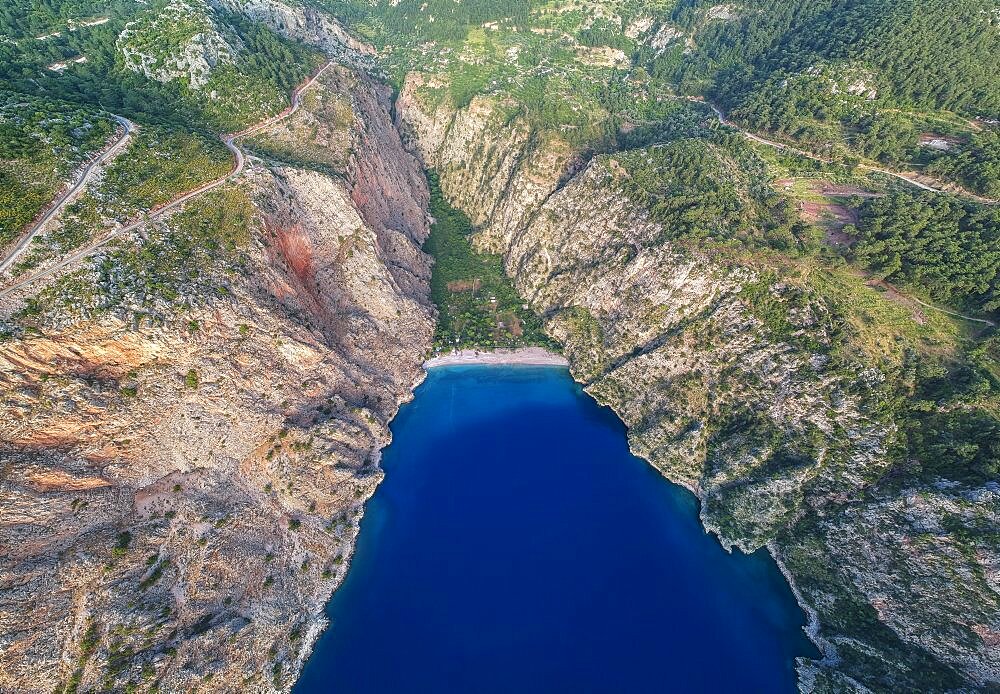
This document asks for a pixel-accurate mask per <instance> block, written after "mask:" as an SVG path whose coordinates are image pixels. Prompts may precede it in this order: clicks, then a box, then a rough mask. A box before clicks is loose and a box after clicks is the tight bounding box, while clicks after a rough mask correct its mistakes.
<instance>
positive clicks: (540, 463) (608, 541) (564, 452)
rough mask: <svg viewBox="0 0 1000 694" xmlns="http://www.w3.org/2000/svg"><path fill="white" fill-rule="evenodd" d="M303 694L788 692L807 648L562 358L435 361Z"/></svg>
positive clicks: (775, 585) (768, 589) (771, 579)
mask: <svg viewBox="0 0 1000 694" xmlns="http://www.w3.org/2000/svg"><path fill="white" fill-rule="evenodd" d="M392 430H393V433H394V441H393V443H392V445H391V446H390V447H389V448H388V449H387V450H386V451H385V455H384V458H383V465H384V468H385V472H386V478H385V481H384V482H383V483H382V485H381V486H380V487H379V489H378V491H377V492H376V494H375V496H374V497H373V498H372V499H371V501H370V502H369V504H368V508H367V509H366V513H365V516H364V519H363V520H362V523H361V534H360V536H359V540H358V546H357V551H356V554H355V556H354V559H353V562H352V565H351V568H350V571H349V573H348V576H347V580H346V581H345V582H344V584H343V585H342V586H341V587H340V589H339V590H338V591H337V592H336V593H335V595H334V598H333V599H332V600H331V602H330V604H329V606H328V608H327V611H328V614H329V617H330V620H331V622H332V625H331V627H330V629H328V630H327V632H326V633H325V634H324V635H323V637H322V638H321V639H320V641H319V643H318V644H317V646H316V649H315V651H314V652H313V655H312V657H311V658H310V660H309V662H308V663H307V665H306V668H305V671H304V673H303V675H302V678H301V680H300V681H299V684H298V685H297V687H296V690H295V691H296V692H297V693H298V694H306V693H308V694H312V693H314V692H338V693H344V694H356V693H366V694H367V693H379V694H383V693H388V692H392V693H393V694H395V693H404V692H434V693H440V692H456V693H462V694H464V693H466V692H498V693H499V692H503V693H505V694H506V693H512V694H513V693H518V694H520V693H531V692H555V693H562V692H565V693H567V694H583V693H586V692H628V693H633V692H708V691H711V692H768V693H771V692H792V691H794V690H795V675H794V669H793V660H794V657H795V656H797V655H814V654H815V651H814V649H813V647H812V646H811V644H809V642H808V641H807V640H806V638H805V636H804V634H803V632H802V625H803V623H804V616H803V614H802V612H801V610H800V609H799V608H798V606H797V605H796V604H795V600H794V598H793V596H792V594H791V591H790V590H789V587H788V585H787V584H786V583H785V581H784V579H783V577H782V576H781V574H780V573H779V571H778V569H777V567H776V566H775V564H774V562H773V561H772V560H771V558H770V557H769V556H768V555H766V554H765V553H762V552H760V553H757V554H755V555H752V556H745V555H741V554H739V553H736V554H733V555H730V554H727V553H726V552H725V551H723V549H722V548H721V547H720V545H719V543H718V542H717V541H716V540H715V538H714V537H712V536H710V535H706V534H705V532H704V531H703V530H702V528H701V526H700V525H699V523H698V518H697V507H696V502H695V499H694V498H693V497H692V495H691V494H689V493H688V492H687V491H685V490H683V489H681V488H680V487H677V486H675V485H673V484H670V483H669V482H667V481H666V480H665V479H663V477H661V476H660V475H659V474H658V473H657V472H655V471H654V470H653V469H652V468H651V467H650V466H649V465H647V464H646V463H645V462H643V461H642V460H640V459H638V458H635V457H633V456H632V455H631V454H630V453H629V451H628V447H627V444H626V441H625V428H624V426H623V425H622V423H621V422H620V421H619V420H618V419H617V417H616V416H615V415H614V414H613V413H612V412H611V411H610V410H608V409H606V408H602V407H600V406H598V405H597V404H596V403H595V402H594V401H593V400H592V399H591V398H590V397H589V396H587V395H586V394H585V393H583V392H582V390H581V389H580V388H579V386H577V384H575V383H574V382H573V381H572V379H571V378H570V377H569V374H568V372H567V371H566V370H565V369H560V368H546V367H540V368H539V367H495V366H467V367H445V368H437V369H432V370H431V372H430V374H429V375H428V377H427V380H426V381H425V382H424V383H423V385H421V386H420V388H419V389H418V390H417V393H416V398H415V399H414V400H413V402H412V403H410V404H408V405H405V406H403V408H402V409H401V410H400V412H399V415H398V417H397V418H396V420H395V421H394V423H393V425H392Z"/></svg>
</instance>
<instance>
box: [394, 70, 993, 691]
mask: <svg viewBox="0 0 1000 694" xmlns="http://www.w3.org/2000/svg"><path fill="white" fill-rule="evenodd" d="M440 79H441V78H439V77H437V76H434V75H427V74H412V75H410V77H409V78H408V79H407V81H406V84H405V86H404V88H403V90H402V94H401V97H400V99H399V100H398V102H397V117H398V120H399V122H400V126H401V128H402V129H403V130H404V131H405V132H406V133H407V134H408V138H409V139H410V140H411V142H413V143H414V148H415V150H416V151H418V152H419V153H420V155H421V156H422V157H423V159H424V160H425V161H426V162H427V164H428V165H429V166H432V167H434V168H435V169H437V170H438V172H439V173H440V176H441V186H442V190H443V192H444V194H445V196H446V197H447V198H448V199H449V200H450V201H451V202H452V203H453V204H455V205H456V206H458V207H459V208H461V209H462V210H463V211H465V212H466V213H467V214H468V215H469V217H470V218H471V219H472V220H473V221H474V222H475V223H476V224H477V225H478V226H479V231H478V235H477V243H478V244H479V245H480V247H482V248H485V249H489V250H491V251H494V252H499V253H502V254H503V256H504V259H505V266H506V269H507V271H508V273H509V274H510V276H511V277H512V278H513V280H514V282H515V284H516V286H517V288H518V290H519V291H520V292H521V293H522V295H523V296H524V297H525V298H526V299H527V300H528V301H530V303H531V305H532V306H533V307H534V308H535V309H536V310H537V311H538V312H539V313H540V314H541V315H542V316H543V317H544V318H545V320H546V326H547V330H548V331H549V332H550V334H552V335H553V336H554V337H556V338H557V339H559V340H560V341H562V342H563V343H564V344H565V350H566V354H567V356H568V357H569V359H570V361H571V363H572V369H573V373H574V375H575V376H576V377H577V378H578V379H579V380H581V381H582V382H583V383H585V384H586V386H587V389H588V391H589V392H591V393H592V394H594V395H595V396H596V397H597V398H598V399H600V400H601V401H602V402H605V403H607V404H609V405H610V406H612V407H613V408H614V409H615V410H616V411H617V412H618V414H619V415H620V416H621V418H622V419H623V420H624V422H625V423H626V424H627V425H628V428H629V440H630V443H631V445H632V447H633V449H634V450H635V451H636V452H637V453H638V454H640V455H642V456H643V457H645V458H646V459H647V460H649V461H650V463H651V464H652V465H654V466H655V467H657V468H658V469H659V470H661V471H662V472H663V473H664V474H665V475H666V476H668V477H669V478H670V479H672V480H674V481H675V482H678V483H680V484H683V485H685V486H686V487H688V488H689V489H690V490H692V491H693V492H694V493H695V494H697V495H698V497H699V499H700V500H701V502H702V505H701V516H702V520H703V522H704V524H705V525H706V527H708V528H709V529H711V530H712V531H713V532H715V533H716V534H717V535H718V537H719V539H720V541H721V542H722V543H723V544H724V545H726V546H730V547H732V546H736V547H739V548H741V549H744V550H747V551H752V550H755V549H758V548H761V547H764V546H767V547H768V548H769V549H770V551H771V552H772V554H774V555H775V557H776V558H777V559H778V560H779V562H781V563H782V566H783V568H784V570H785V571H786V575H788V576H789V578H790V580H792V582H793V585H795V587H796V590H797V594H798V595H799V598H800V601H801V603H802V605H803V607H804V608H805V609H806V610H807V611H808V613H809V614H810V615H812V616H813V618H814V619H817V620H818V622H815V623H814V624H813V625H812V627H811V628H812V631H813V634H814V636H815V638H816V640H817V643H818V644H820V645H821V646H822V648H823V651H824V658H823V659H822V660H819V661H807V660H802V661H801V662H800V678H801V679H800V682H801V686H802V687H803V689H805V690H820V691H825V690H829V689H831V688H832V689H834V690H840V689H844V688H855V689H857V690H858V691H863V690H864V688H865V687H870V688H873V689H885V690H895V691H899V690H902V689H914V688H929V689H934V690H947V689H950V688H954V687H959V686H963V685H964V686H983V685H985V684H987V683H988V682H995V681H998V680H1000V669H998V667H997V652H998V651H997V648H998V646H997V639H996V633H997V629H998V627H1000V609H998V600H1000V595H998V593H997V591H996V576H997V568H996V567H997V565H998V561H1000V552H998V551H997V548H996V546H990V543H989V542H986V541H985V540H984V539H983V538H988V537H996V534H995V533H996V532H997V529H998V527H1000V526H998V525H997V511H998V508H1000V507H998V504H997V498H996V492H997V490H996V489H993V488H986V489H978V488H976V489H971V488H964V487H963V486H962V485H960V484H957V483H948V482H942V484H944V485H945V487H943V488H941V489H935V488H930V489H924V488H919V489H906V490H899V489H897V488H895V487H894V486H893V484H892V483H883V478H884V477H885V476H886V472H887V470H888V466H889V454H888V449H889V447H890V446H891V445H893V442H894V437H895V435H896V434H895V428H894V423H893V421H892V420H891V418H889V417H887V416H886V415H885V413H884V408H882V407H881V406H880V398H881V397H882V395H881V391H880V384H881V382H882V379H883V374H882V373H881V372H880V371H879V370H878V369H876V368H872V367H871V366H870V365H868V364H866V363H864V362H863V361H862V360H858V359H856V358H854V357H850V358H846V357H843V356H842V355H841V353H840V352H839V351H838V350H837V349H836V348H837V345H839V344H840V343H841V341H842V340H843V339H844V338H843V335H842V334H841V333H840V332H839V328H838V325H839V323H838V318H837V307H836V306H833V305H832V304H831V302H830V301H829V300H828V299H827V297H825V296H823V295H821V294H819V293H818V292H816V291H815V290H814V289H812V288H811V286H810V285H809V284H808V283H807V282H804V281H802V280H801V279H799V278H797V277H796V276H795V273H794V272H790V271H789V270H788V269H787V268H783V267H782V266H781V265H780V264H774V263H772V262H769V261H768V260H767V258H766V257H753V256H750V255H748V254H745V253H740V252H738V251H735V250H732V249H730V250H727V249H726V248H725V247H723V246H714V245H711V244H708V245H706V244H697V243H685V242H684V241H683V240H677V239H676V238H675V237H674V236H673V235H672V233H671V232H672V230H671V229H666V228H664V227H663V226H662V225H661V224H659V223H657V222H656V221H654V220H653V218H652V217H651V215H650V213H649V210H648V209H647V208H646V207H644V206H643V205H642V204H640V203H639V202H637V201H636V200H635V199H634V197H633V196H631V195H630V194H629V193H628V191H627V190H626V188H627V186H626V185H625V183H626V181H628V180H629V179H630V178H631V170H630V165H629V162H628V161H627V159H628V157H621V156H618V155H613V156H612V155H603V156H598V157H594V158H592V159H591V160H590V161H589V162H588V163H584V161H583V160H582V159H581V158H580V157H579V156H577V155H576V154H575V153H574V152H572V151H571V150H570V148H569V147H567V146H566V145H565V143H564V142H562V141H560V139H559V138H558V137H557V136H553V135H551V134H546V133H542V132H537V131H535V130H533V129H532V128H530V127H529V126H528V124H527V123H526V122H525V121H523V120H521V119H520V118H519V117H517V116H516V115H515V116H514V117H513V118H512V117H511V116H510V113H512V112H515V111H513V110H512V109H510V108H509V105H508V104H504V102H503V100H502V98H500V97H476V98H474V99H473V100H472V101H471V103H470V104H469V105H468V106H466V107H464V108H462V109H458V110H456V109H455V108H454V107H453V106H451V105H450V103H449V102H448V100H447V99H437V98H434V97H435V90H440V88H441V87H442V86H443V83H442V82H441V81H440ZM515 113H516V112H515ZM715 149H718V148H715ZM647 155H648V152H646V151H644V150H638V151H636V152H634V153H632V154H631V156H632V157H638V158H639V159H640V160H642V159H645V158H646V157H647ZM720 156H722V157H723V159H724V160H723V161H722V162H721V163H722V165H723V166H722V170H729V171H731V172H737V171H739V169H740V166H741V164H740V162H739V161H737V160H736V159H735V158H733V159H729V160H726V159H725V154H722V155H720ZM671 239H674V240H671ZM972 499H975V501H974V502H973V501H972ZM920 500H923V501H922V502H921V501H920ZM970 538H973V539H970ZM932 596H933V597H932ZM948 615H951V616H952V617H951V618H949V617H948ZM955 615H965V616H964V617H963V618H962V619H961V620H955V619H954V616H955Z"/></svg>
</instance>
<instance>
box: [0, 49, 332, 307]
mask: <svg viewBox="0 0 1000 694" xmlns="http://www.w3.org/2000/svg"><path fill="white" fill-rule="evenodd" d="M333 64H334V61H332V60H331V61H328V62H327V63H325V64H324V65H323V67H321V68H320V69H319V70H317V71H316V72H315V74H313V76H312V77H310V78H309V79H308V80H306V81H305V82H303V83H302V84H301V85H299V86H298V87H296V88H295V90H294V91H293V92H292V95H291V100H290V101H291V103H290V105H289V106H288V108H286V109H285V110H284V111H282V112H281V113H278V114H276V115H274V116H271V117H269V118H266V119H264V120H262V121H261V122H259V123H256V124H254V125H252V126H250V127H248V128H246V129H244V130H241V131H239V132H237V133H229V134H227V135H220V139H221V140H222V142H223V144H225V145H226V147H227V148H228V149H229V151H230V152H232V154H233V168H232V169H231V170H230V171H229V173H227V174H226V175H225V176H222V177H220V178H217V179H215V180H214V181H209V182H208V183H204V184H202V185H200V186H198V187H197V188H194V189H192V190H189V191H187V192H186V193H184V194H182V195H180V196H179V197H176V198H174V199H173V200H171V201H170V202H168V203H166V204H164V205H162V206H160V207H157V208H155V209H153V210H151V211H150V212H149V214H147V215H145V216H144V217H142V218H141V219H139V220H137V221H134V222H132V223H131V224H128V225H126V226H123V227H119V228H117V229H114V230H113V231H111V232H110V233H109V234H107V235H106V236H104V237H103V238H101V239H99V240H97V241H94V242H92V243H90V244H89V245H87V246H84V247H83V248H81V249H79V250H77V251H75V252H73V253H71V254H70V255H68V256H66V257H65V258H63V259H62V260H60V261H59V262H58V263H56V264H54V265H51V266H49V267H47V268H45V269H44V270H40V271H38V272H36V273H34V274H32V275H29V276H28V277H25V278H23V279H20V280H17V281H15V282H13V283H11V284H9V285H7V286H6V287H4V288H3V289H0V298H3V297H6V296H8V295H10V294H12V293H14V292H15V291H17V290H19V289H21V288H23V287H24V286H25V285H28V284H31V283H32V282H36V281H38V280H40V279H44V278H46V277H49V276H50V275H53V274H55V273H56V272H59V271H60V270H62V269H63V268H66V267H68V266H70V265H72V264H74V263H76V262H77V261H79V260H83V259H84V258H86V257H88V256H89V255H91V254H92V253H94V252H95V251H96V250H98V249H99V248H101V247H103V246H105V245H107V244H108V243H110V242H111V241H113V240H114V239H116V238H118V237H119V236H121V235H123V234H127V233H129V232H132V231H135V230H136V229H138V228H140V227H143V226H145V225H146V224H149V223H150V222H152V221H155V220H157V219H159V218H160V217H163V216H164V215H165V214H167V213H168V212H171V211H173V210H175V209H177V208H178V207H180V206H182V205H183V204H184V203H186V202H188V201H189V200H191V199H192V198H195V197H197V196H199V195H203V194H205V193H207V192H209V191H211V190H215V189H216V188H218V187H219V186H221V185H224V184H226V183H228V182H230V181H232V180H235V179H236V178H238V177H239V176H240V174H242V173H243V169H244V168H245V167H246V154H245V153H244V152H243V150H241V149H240V148H239V146H237V144H236V141H237V140H239V139H241V138H244V137H249V136H250V135H253V134H254V133H257V132H259V131H261V130H263V129H264V128H267V127H270V126H272V125H275V124H277V123H280V122H281V121H283V120H285V119H287V118H289V117H291V116H292V115H293V114H294V113H295V112H296V111H298V110H299V108H300V107H301V106H302V94H303V93H304V92H305V91H306V90H307V89H309V88H310V87H311V86H312V85H313V84H315V83H316V80H318V79H319V78H320V76H321V75H322V74H323V73H324V72H326V70H327V69H328V68H329V67H330V66H331V65H333ZM115 118H116V119H118V121H119V122H121V123H123V124H124V123H126V122H127V123H129V125H128V126H127V127H128V128H130V129H129V132H131V129H132V128H134V127H135V126H134V124H133V123H131V121H128V120H127V119H125V118H121V117H120V116H115ZM123 139H124V138H123ZM119 144H120V142H119V143H116V144H115V147H117V146H118V145H119ZM109 151H110V150H109ZM106 157H107V153H106V154H105V155H103V156H102V159H104V158H106ZM98 161H99V160H95V162H94V163H93V164H91V165H90V166H89V167H88V170H87V173H86V174H85V175H84V176H83V177H82V178H81V180H80V182H79V183H77V185H76V186H74V187H73V188H72V189H71V191H70V193H72V192H74V191H76V190H79V189H80V187H81V186H82V185H83V184H84V183H85V182H86V178H87V175H89V173H90V170H91V169H92V168H93V167H94V166H96V164H97V163H98ZM70 193H67V195H66V196H63V198H60V200H59V201H58V202H57V203H56V204H55V205H53V207H52V208H51V209H50V210H49V212H48V213H46V215H45V216H44V217H43V218H42V220H41V221H40V222H39V223H38V224H36V225H35V227H34V228H33V230H32V231H31V233H30V234H28V235H27V236H26V237H25V238H24V239H23V240H22V241H21V243H20V244H18V246H19V247H21V248H20V250H17V251H16V253H20V252H21V251H23V250H24V248H26V247H27V245H28V243H30V242H31V239H32V238H33V237H34V236H35V235H36V234H37V233H38V231H39V229H41V227H42V225H44V223H45V222H46V221H48V220H49V219H51V218H52V217H53V216H54V215H55V214H56V213H57V212H58V211H59V210H60V209H62V207H64V206H65V204H66V202H67V201H68V195H69V194H70ZM14 257H16V256H14ZM12 261H13V257H8V259H7V260H6V261H5V263H4V265H3V266H2V267H0V272H2V271H3V270H4V269H6V268H7V267H8V266H9V265H10V262H12Z"/></svg>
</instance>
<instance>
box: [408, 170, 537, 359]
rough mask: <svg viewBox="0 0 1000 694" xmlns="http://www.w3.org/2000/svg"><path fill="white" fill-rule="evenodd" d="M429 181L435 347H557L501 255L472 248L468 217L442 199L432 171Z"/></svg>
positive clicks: (427, 246) (429, 245) (425, 248)
mask: <svg viewBox="0 0 1000 694" xmlns="http://www.w3.org/2000/svg"><path fill="white" fill-rule="evenodd" d="M429 180H430V187H431V205H430V211H431V215H432V216H433V217H434V224H433V226H432V227H431V234H430V236H429V237H428V239H427V242H426V243H425V244H424V250H425V251H426V252H427V253H430V254H431V255H432V256H433V257H434V271H433V274H432V276H431V299H432V300H433V301H434V304H435V305H436V306H437V308H438V312H439V317H438V323H437V330H436V332H435V334H434V345H435V347H437V348H440V349H451V348H463V347H476V348H483V349H491V348H495V347H521V346H524V345H541V346H544V347H550V348H552V347H554V346H555V345H554V344H553V343H552V341H551V340H550V339H549V338H548V337H546V335H545V333H544V332H543V330H542V324H541V320H540V319H539V318H538V317H537V316H536V315H534V314H533V313H532V312H531V311H530V309H528V308H527V307H526V306H525V305H524V302H523V300H522V299H521V298H520V297H519V296H518V295H517V292H516V291H515V290H514V287H513V286H512V285H511V283H510V280H509V279H507V276H506V275H505V274H504V271H503V266H502V263H501V260H500V258H499V257H496V256H488V255H483V254H480V253H477V252H476V251H474V250H473V248H472V244H471V242H470V239H469V235H470V234H471V233H472V225H471V224H470V223H469V219H468V217H466V216H465V215H464V214H462V213H461V212H459V211H458V210H456V209H455V208H453V207H451V205H449V204H448V202H447V201H446V200H445V199H444V196H443V195H442V194H441V188H440V186H439V185H438V180H437V176H436V175H435V174H433V173H431V174H429Z"/></svg>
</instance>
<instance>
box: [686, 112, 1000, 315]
mask: <svg viewBox="0 0 1000 694" xmlns="http://www.w3.org/2000/svg"><path fill="white" fill-rule="evenodd" d="M677 98H682V99H686V100H687V101H692V102H695V103H699V104H704V105H705V106H708V107H709V108H710V109H712V111H713V112H714V113H715V116H716V118H718V119H719V123H720V124H722V125H725V126H728V127H730V128H734V129H735V130H738V131H739V132H740V133H742V134H743V136H744V137H746V138H747V139H748V140H751V141H752V142H757V143H759V144H762V145H765V146H767V147H773V148H775V149H779V150H783V151H786V152H792V153H793V154H797V155H799V156H802V157H806V158H807V159H812V160H814V161H818V162H822V163H824V164H833V163H835V162H833V161H832V160H830V159H825V158H823V157H821V156H819V155H817V154H813V153H811V152H806V151H804V150H801V149H797V148H795V147H792V146H791V145H787V144H785V143H783V142H775V141H774V140H768V139H767V138H764V137H761V136H760V135H757V134H755V133H752V132H750V131H748V130H746V129H744V128H741V127H740V126H739V125H737V124H736V123H734V122H732V121H731V120H729V119H728V118H726V114H725V113H723V112H722V109H720V108H719V107H718V106H716V105H715V104H713V103H712V102H711V101H707V100H706V99H704V98H702V97H697V96H687V97H677ZM858 168H859V169H865V170H867V171H874V172H876V173H881V174H885V175H886V176H892V177H894V178H897V179H899V180H901V181H905V182H907V183H909V184H911V185H914V186H916V187H917V188H920V189H922V190H927V191H930V192H932V193H946V194H951V195H955V194H956V193H955V191H951V190H945V189H943V188H935V187H933V186H930V185H927V184H926V183H923V182H922V181H918V180H917V179H915V178H911V177H910V176H907V175H905V174H901V173H898V172H896V171H889V170H888V169H882V168H879V167H877V166H870V165H868V164H858ZM961 195H964V196H966V197H969V198H971V199H973V200H976V201H977V202H981V203H984V204H987V205H995V204H997V202H998V201H997V200H992V199H990V198H983V197H980V196H978V195H976V194H974V193H970V192H969V191H966V190H963V191H962V193H961ZM884 284H886V285H887V286H889V287H890V288H892V290H893V291H895V292H897V293H899V294H900V295H903V296H905V297H906V298H907V299H909V300H911V301H913V302H914V303H917V304H920V305H921V306H923V307H924V308H929V309H931V310H932V311H939V312H941V313H944V314H946V315H949V316H952V317H954V318H961V319H962V320H967V321H970V322H972V323H982V324H983V325H987V326H989V327H991V328H995V327H996V323H994V322H993V321H991V320H987V319H986V318H974V317H973V316H967V315H965V314H963V313H958V312H956V311H949V310H948V309H946V308H941V307H940V306H935V305H934V304H929V303H927V302H926V301H922V300H920V299H918V298H917V297H915V296H912V295H910V294H906V293H905V292H901V291H899V289H897V288H896V287H892V285H889V283H888V282H884Z"/></svg>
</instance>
